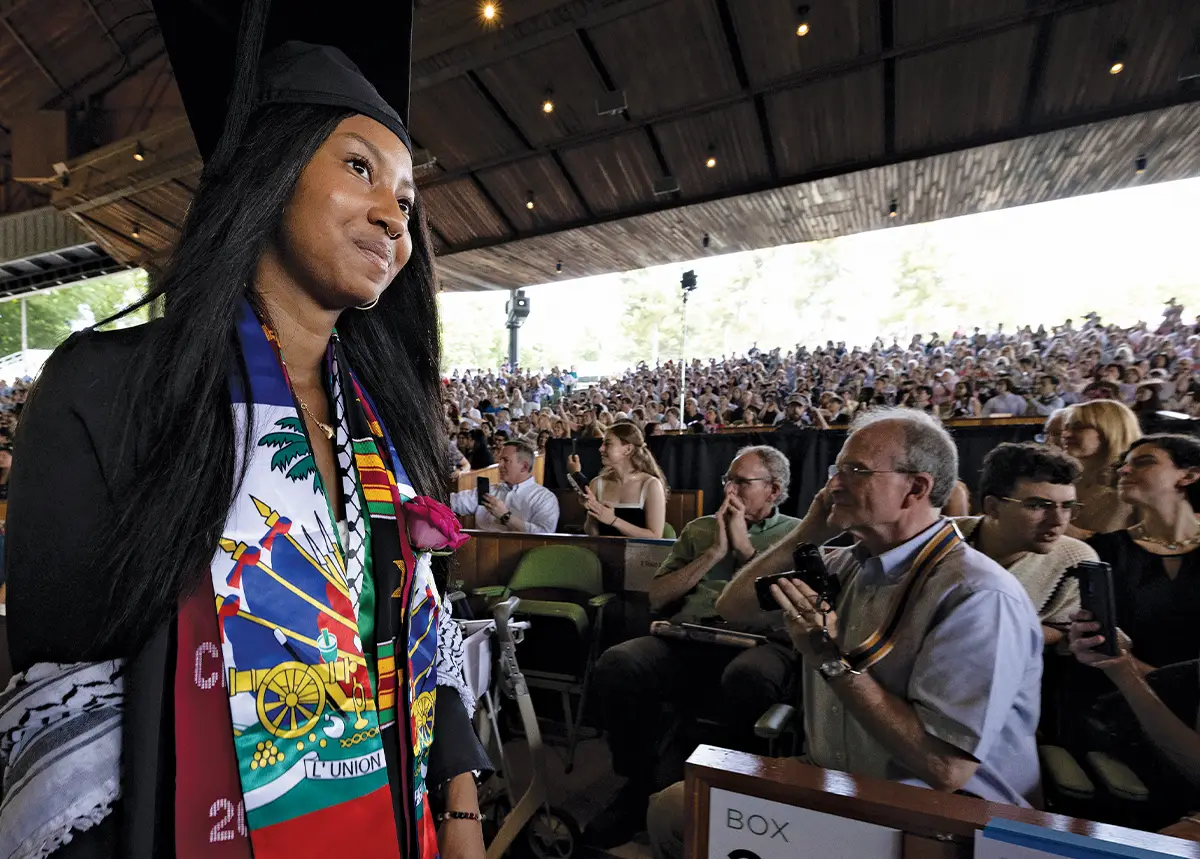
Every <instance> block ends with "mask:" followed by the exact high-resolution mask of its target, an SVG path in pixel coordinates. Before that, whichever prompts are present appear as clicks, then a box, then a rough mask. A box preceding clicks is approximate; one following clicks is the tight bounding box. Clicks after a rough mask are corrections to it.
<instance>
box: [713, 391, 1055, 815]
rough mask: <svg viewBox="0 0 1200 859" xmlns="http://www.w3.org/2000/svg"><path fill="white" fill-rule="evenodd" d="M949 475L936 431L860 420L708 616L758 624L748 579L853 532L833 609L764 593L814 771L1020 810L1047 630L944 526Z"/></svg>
mask: <svg viewBox="0 0 1200 859" xmlns="http://www.w3.org/2000/svg"><path fill="white" fill-rule="evenodd" d="M957 476H958V453H957V450H956V449H955V446H954V442H953V441H952V440H951V438H950V436H949V434H948V433H947V432H946V430H945V429H944V428H943V427H942V426H941V424H940V423H939V422H938V421H936V420H935V419H933V418H931V417H930V416H929V415H926V414H925V413H924V412H918V411H915V410H911V409H892V410H879V411H874V410H873V411H871V412H869V413H867V414H866V415H864V416H862V417H861V418H859V420H858V421H856V422H855V424H854V425H853V427H852V431H851V433H850V436H849V438H848V439H847V440H846V443H845V445H844V446H843V447H842V450H841V452H840V453H839V454H838V460H837V464H836V466H834V468H833V469H832V476H831V477H830V479H829V482H828V483H827V484H826V486H825V488H824V489H822V490H821V492H819V493H818V494H817V497H816V498H815V500H814V501H813V503H812V506H811V507H810V508H809V511H808V514H807V515H806V516H805V518H804V521H803V522H802V523H801V524H800V525H799V526H798V527H797V529H796V531H795V532H793V534H791V535H789V537H788V538H787V539H786V540H784V541H783V542H782V543H781V544H780V545H779V546H776V547H775V548H773V549H771V550H770V551H768V552H764V553H763V554H761V555H760V556H759V557H757V558H755V560H754V561H752V562H751V563H750V564H748V565H747V566H746V567H744V568H743V569H741V570H739V571H738V574H737V575H736V576H735V577H734V579H733V581H731V582H730V584H729V586H728V587H727V588H726V589H725V591H724V593H723V594H722V596H721V598H720V599H719V600H717V610H718V611H719V612H720V613H721V614H722V615H723V616H724V617H726V618H727V619H729V620H731V621H732V620H738V621H741V622H747V621H753V620H755V619H761V618H763V617H764V616H765V615H766V613H765V612H763V611H762V610H761V609H760V608H759V606H758V600H757V597H756V595H755V590H754V579H755V578H757V577H758V576H762V575H767V574H771V573H778V572H784V571H786V570H790V569H792V551H793V549H794V548H795V546H796V545H797V543H800V542H808V543H814V544H817V545H820V544H822V543H825V542H827V541H829V540H830V539H832V538H833V537H834V536H836V535H838V534H841V533H843V532H849V533H850V534H852V535H853V536H854V537H856V538H857V543H856V545H854V546H853V547H849V548H844V549H835V550H833V551H832V552H831V553H830V554H828V555H827V556H826V565H827V567H828V569H829V571H830V572H831V573H833V574H834V575H835V576H836V577H837V578H838V580H839V581H840V584H841V588H840V593H839V594H838V595H837V596H836V598H834V600H833V603H834V604H833V605H832V606H822V605H819V604H818V603H820V600H819V599H818V597H817V594H816V593H815V592H814V591H813V590H812V589H811V588H809V587H808V586H807V585H805V584H804V583H803V582H800V581H798V580H794V579H783V580H781V584H777V585H775V586H773V587H772V590H771V592H772V596H773V597H774V598H775V601H776V603H777V604H778V605H779V606H780V608H781V609H783V615H782V622H783V624H784V626H785V629H786V630H787V633H788V636H789V638H790V639H791V641H792V644H793V646H794V647H795V648H796V650H797V652H799V654H800V656H801V657H802V659H803V667H802V669H801V677H802V683H803V693H804V699H803V700H804V727H805V735H806V740H807V750H808V755H809V758H810V759H811V761H812V762H813V763H815V764H817V765H818V766H822V767H827V768H830V769H836V770H842V771H845V772H850V773H852V774H861V775H867V776H872V777H875V778H883V779H891V780H895V781H904V782H908V783H913V784H919V785H925V786H928V787H932V788H934V789H935V790H940V791H945V792H947V793H954V792H958V791H962V792H965V793H968V794H972V795H975V796H979V797H982V798H984V799H988V800H991V801H993V802H1004V803H1009V804H1014V805H1026V806H1027V805H1029V804H1030V803H1031V802H1032V801H1036V799H1037V798H1038V793H1039V766H1038V757H1037V746H1036V742H1035V738H1034V732H1035V731H1036V729H1037V723H1038V715H1039V711H1040V704H1041V677H1042V649H1043V636H1042V628H1041V624H1040V623H1039V622H1038V617H1037V614H1036V613H1035V611H1034V608H1033V605H1032V603H1031V602H1030V599H1029V596H1028V595H1027V594H1026V593H1025V590H1024V589H1023V588H1022V587H1021V585H1020V584H1019V583H1018V582H1017V580H1016V579H1015V578H1014V577H1013V576H1012V575H1010V574H1009V573H1007V572H1006V571H1005V570H1004V569H1003V567H1001V566H1000V565H999V564H997V563H996V561H994V560H992V559H991V558H989V557H988V556H987V555H985V554H983V553H982V552H980V551H977V550H976V549H974V548H972V547H971V546H970V545H968V544H967V543H965V542H964V541H963V540H962V539H961V537H960V536H959V535H958V533H957V531H956V529H955V528H954V526H953V524H952V522H951V521H950V520H949V519H946V518H944V517H943V516H942V514H941V509H942V507H943V506H944V505H945V504H946V501H947V500H948V499H949V497H950V493H951V490H952V489H953V488H954V485H955V481H956V480H957ZM823 608H825V609H827V610H826V611H822V609H823ZM771 614H772V615H774V617H775V618H779V617H780V615H778V614H775V613H774V612H772V613H771Z"/></svg>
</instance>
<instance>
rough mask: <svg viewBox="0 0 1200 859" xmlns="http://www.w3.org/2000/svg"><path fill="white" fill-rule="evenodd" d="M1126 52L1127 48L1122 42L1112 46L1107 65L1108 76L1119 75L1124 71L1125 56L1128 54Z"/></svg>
mask: <svg viewBox="0 0 1200 859" xmlns="http://www.w3.org/2000/svg"><path fill="white" fill-rule="evenodd" d="M1128 50H1129V46H1128V45H1126V44H1125V43H1124V42H1117V44H1115V45H1113V49H1112V53H1111V54H1110V55H1109V63H1108V73H1109V74H1110V75H1119V74H1120V73H1121V72H1123V71H1125V55H1126V53H1128Z"/></svg>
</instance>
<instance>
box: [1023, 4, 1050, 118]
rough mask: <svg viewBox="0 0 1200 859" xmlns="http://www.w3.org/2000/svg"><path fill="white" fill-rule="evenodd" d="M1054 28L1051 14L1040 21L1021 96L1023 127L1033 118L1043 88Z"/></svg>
mask: <svg viewBox="0 0 1200 859" xmlns="http://www.w3.org/2000/svg"><path fill="white" fill-rule="evenodd" d="M1053 29H1054V18H1053V17H1052V16H1050V15H1047V16H1046V17H1044V18H1042V19H1041V20H1040V21H1039V22H1038V30H1037V36H1036V37H1034V42H1033V57H1032V59H1030V61H1029V78H1028V80H1026V82H1025V94H1024V95H1023V96H1022V98H1021V117H1020V119H1019V120H1018V122H1019V123H1020V125H1021V126H1022V127H1024V126H1026V125H1028V124H1029V122H1030V120H1032V119H1033V110H1034V108H1035V107H1036V106H1037V97H1038V93H1039V92H1041V89H1042V78H1043V77H1044V76H1045V72H1046V60H1047V58H1048V57H1049V56H1050V34H1051V31H1052V30H1053Z"/></svg>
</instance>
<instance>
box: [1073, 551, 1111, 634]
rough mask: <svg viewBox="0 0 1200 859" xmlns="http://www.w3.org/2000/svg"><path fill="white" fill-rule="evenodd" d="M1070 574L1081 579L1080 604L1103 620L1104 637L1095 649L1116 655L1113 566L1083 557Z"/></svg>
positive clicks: (1101, 628)
mask: <svg viewBox="0 0 1200 859" xmlns="http://www.w3.org/2000/svg"><path fill="white" fill-rule="evenodd" d="M1067 575H1069V576H1074V577H1075V578H1077V579H1079V605H1080V606H1081V607H1082V608H1083V610H1084V611H1086V612H1091V615H1092V617H1093V618H1094V619H1095V621H1096V623H1098V624H1100V629H1099V631H1098V633H1097V634H1098V635H1103V636H1104V641H1103V642H1102V643H1101V644H1100V646H1099V647H1097V648H1096V650H1097V651H1098V652H1100V653H1103V654H1105V655H1107V656H1116V655H1117V654H1118V652H1119V651H1118V650H1117V601H1116V598H1115V595H1114V593H1113V579H1112V567H1110V566H1109V565H1108V564H1106V563H1104V562H1103V561H1082V562H1080V563H1078V564H1076V565H1075V566H1073V567H1071V569H1069V570H1067Z"/></svg>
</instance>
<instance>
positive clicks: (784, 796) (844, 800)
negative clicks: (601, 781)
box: [684, 746, 1200, 859]
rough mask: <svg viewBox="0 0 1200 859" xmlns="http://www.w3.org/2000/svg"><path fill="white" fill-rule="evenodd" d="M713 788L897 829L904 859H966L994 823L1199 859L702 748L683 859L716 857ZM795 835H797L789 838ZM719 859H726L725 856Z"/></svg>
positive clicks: (1195, 847) (1011, 811)
mask: <svg viewBox="0 0 1200 859" xmlns="http://www.w3.org/2000/svg"><path fill="white" fill-rule="evenodd" d="M713 789H718V790H723V791H728V792H730V793H734V794H738V795H739V796H740V797H747V798H751V799H754V798H757V799H762V800H768V801H771V802H777V803H782V804H784V805H788V806H794V807H796V808H801V809H810V810H812V811H817V812H822V813H824V814H830V815H834V816H836V817H841V818H847V819H849V820H857V821H862V822H864V823H872V824H876V825H878V826H884V827H888V828H890V829H896V830H899V831H900V832H901V833H902V850H901V856H902V859H971V857H972V856H973V855H974V844H975V832H976V831H977V830H980V829H983V828H984V827H986V826H987V824H988V822H989V821H990V820H992V819H993V818H1004V819H1006V820H1014V821H1018V822H1021V823H1028V824H1032V825H1034V826H1041V827H1045V828H1048V829H1054V830H1058V831H1062V832H1074V833H1077V834H1079V835H1086V836H1089V837H1093V838H1098V839H1101V840H1104V841H1109V842H1113V843H1116V844H1124V845H1127V846H1130V847H1141V848H1144V849H1147V850H1157V851H1160V852H1161V853H1163V854H1165V855H1168V856H1184V857H1192V859H1200V844H1197V843H1193V842H1189V841H1182V840H1180V839H1177V838H1171V837H1167V836H1165V835H1156V834H1154V833H1151V832H1140V831H1138V830H1133V829H1125V828H1123V827H1120V826H1112V825H1109V824H1103V823H1095V822H1093V821H1090V820H1080V819H1078V818H1074V817H1065V816H1063V815H1059V814H1048V813H1046V812H1042V811H1034V810H1032V809H1027V808H1017V807H1016V806H1013V805H1003V804H1001V803H995V802H986V801H984V800H982V799H977V798H974V797H967V796H960V795H957V794H947V793H941V792H938V791H934V790H928V789H925V788H919V787H909V786H908V785H901V784H897V783H895V782H889V781H881V780H878V779H872V778H865V777H859V776H852V775H849V774H848V773H843V772H837V771H834V770H826V769H821V768H819V767H814V766H810V765H808V764H805V763H802V762H801V761H798V760H795V759H791V758H760V757H755V756H754V755H746V754H741V753H740V752H732V751H729V750H727V749H718V748H715V747H713V746H700V747H699V748H697V749H696V751H695V752H693V754H692V756H691V758H689V760H688V763H687V769H686V776H685V792H686V800H685V807H686V810H687V823H686V826H685V827H684V841H685V845H686V847H685V853H684V855H685V857H688V859H708V857H709V856H710V855H711V854H712V853H713V850H711V849H710V846H709V831H710V825H709V808H710V798H711V797H710V791H711V790H713ZM731 828H732V827H731ZM795 836H801V833H799V832H795V833H793V837H795ZM801 837H802V836H801ZM744 846H745V848H746V849H748V850H751V851H754V848H755V842H754V840H753V839H752V838H750V837H749V836H747V838H746V843H745V845H744ZM765 852H766V851H763V853H764V855H765ZM772 855H774V854H772ZM780 855H782V854H780ZM794 855H801V854H800V853H795V854H794ZM1022 855H1023V854H1022ZM721 859H725V857H724V855H723V854H722V856H721Z"/></svg>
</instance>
